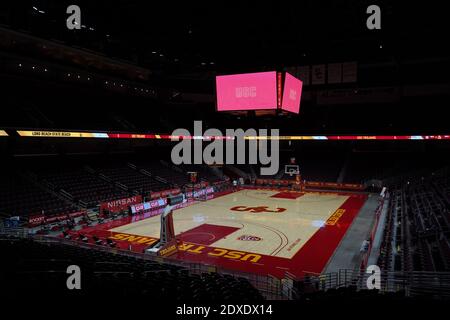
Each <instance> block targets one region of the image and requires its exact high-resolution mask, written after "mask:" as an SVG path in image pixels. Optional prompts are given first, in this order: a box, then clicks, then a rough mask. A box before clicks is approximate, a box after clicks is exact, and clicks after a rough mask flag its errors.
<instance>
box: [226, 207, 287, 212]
mask: <svg viewBox="0 0 450 320" xmlns="http://www.w3.org/2000/svg"><path fill="white" fill-rule="evenodd" d="M230 210H232V211H240V212H249V213H262V212H269V213H281V212H284V211H286V209H285V208H275V209H274V210H271V209H269V208H268V206H258V207H247V206H236V207H232V208H230Z"/></svg>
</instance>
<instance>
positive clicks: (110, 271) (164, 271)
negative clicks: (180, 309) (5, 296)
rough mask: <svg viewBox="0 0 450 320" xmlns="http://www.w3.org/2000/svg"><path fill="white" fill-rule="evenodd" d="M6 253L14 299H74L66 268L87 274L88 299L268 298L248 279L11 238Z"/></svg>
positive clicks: (3, 243) (2, 241)
mask: <svg viewBox="0 0 450 320" xmlns="http://www.w3.org/2000/svg"><path fill="white" fill-rule="evenodd" d="M0 251H2V257H3V258H4V261H5V263H2V264H1V266H0V269H2V271H5V272H7V274H8V275H9V279H8V281H7V282H6V287H3V289H4V290H8V293H9V294H11V295H17V294H20V295H23V294H24V293H27V294H28V295H35V294H49V295H51V296H54V295H57V294H61V293H63V294H64V293H66V294H69V293H70V292H69V291H68V290H67V287H66V280H67V277H68V276H67V273H66V269H67V267H68V266H69V265H78V266H79V267H80V268H81V270H82V273H83V277H82V289H83V290H81V294H83V295H92V296H100V295H102V296H103V295H107V296H111V297H114V296H123V295H125V294H126V295H129V294H144V295H148V296H149V297H150V298H151V299H155V300H160V299H164V298H171V299H174V298H175V299H179V300H197V301H217V300H239V301H248V300H252V301H253V300H262V299H263V298H262V296H261V294H260V293H259V291H258V290H256V289H255V288H254V287H253V286H252V285H251V284H250V283H249V282H248V281H247V280H246V279H244V278H235V277H232V276H229V275H220V274H215V273H203V274H193V273H190V272H189V271H188V270H186V269H185V268H183V267H179V266H175V265H171V264H167V263H160V262H153V261H149V260H144V259H142V258H139V257H130V256H123V255H120V254H114V253H109V252H104V251H97V250H91V249H86V248H81V247H77V246H72V245H66V244H60V243H47V242H46V243H41V242H37V241H33V240H23V239H16V238H11V237H2V238H0ZM25 253H26V258H24V254H25Z"/></svg>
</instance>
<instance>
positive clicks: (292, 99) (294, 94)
mask: <svg viewBox="0 0 450 320" xmlns="http://www.w3.org/2000/svg"><path fill="white" fill-rule="evenodd" d="M302 88H303V82H302V81H301V80H299V79H297V78H295V77H294V76H292V75H290V74H289V73H287V72H286V75H285V77H284V90H283V100H282V103H281V109H282V110H286V111H289V112H293V113H299V112H300V100H301V97H302Z"/></svg>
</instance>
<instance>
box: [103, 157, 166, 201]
mask: <svg viewBox="0 0 450 320" xmlns="http://www.w3.org/2000/svg"><path fill="white" fill-rule="evenodd" d="M97 172H98V173H101V174H104V175H105V176H107V177H109V178H111V179H112V180H113V181H114V182H120V183H122V184H123V185H125V186H127V187H128V188H129V190H130V191H134V192H135V193H139V194H148V193H149V192H150V191H159V190H163V189H167V188H168V187H170V185H169V184H165V183H163V182H161V181H157V180H155V179H153V178H152V177H150V176H148V175H145V174H143V173H140V172H139V171H138V170H136V169H133V168H131V167H129V166H128V165H126V164H122V165H112V166H111V165H110V166H108V167H102V168H98V169H97Z"/></svg>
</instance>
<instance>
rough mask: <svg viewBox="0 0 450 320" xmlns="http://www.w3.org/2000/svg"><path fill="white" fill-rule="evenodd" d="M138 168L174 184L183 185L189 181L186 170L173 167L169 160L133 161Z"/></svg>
mask: <svg viewBox="0 0 450 320" xmlns="http://www.w3.org/2000/svg"><path fill="white" fill-rule="evenodd" d="M133 163H134V164H136V165H137V166H138V168H140V169H143V170H145V171H148V172H149V173H151V174H152V175H154V176H156V177H159V178H162V179H163V180H165V181H167V182H168V183H169V184H171V185H173V186H178V187H182V186H183V185H185V184H186V183H188V178H187V174H186V172H184V171H182V170H181V169H179V168H178V170H176V169H174V168H173V167H171V165H170V164H169V163H168V162H161V161H158V160H154V161H152V160H149V161H142V160H141V161H133Z"/></svg>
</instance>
